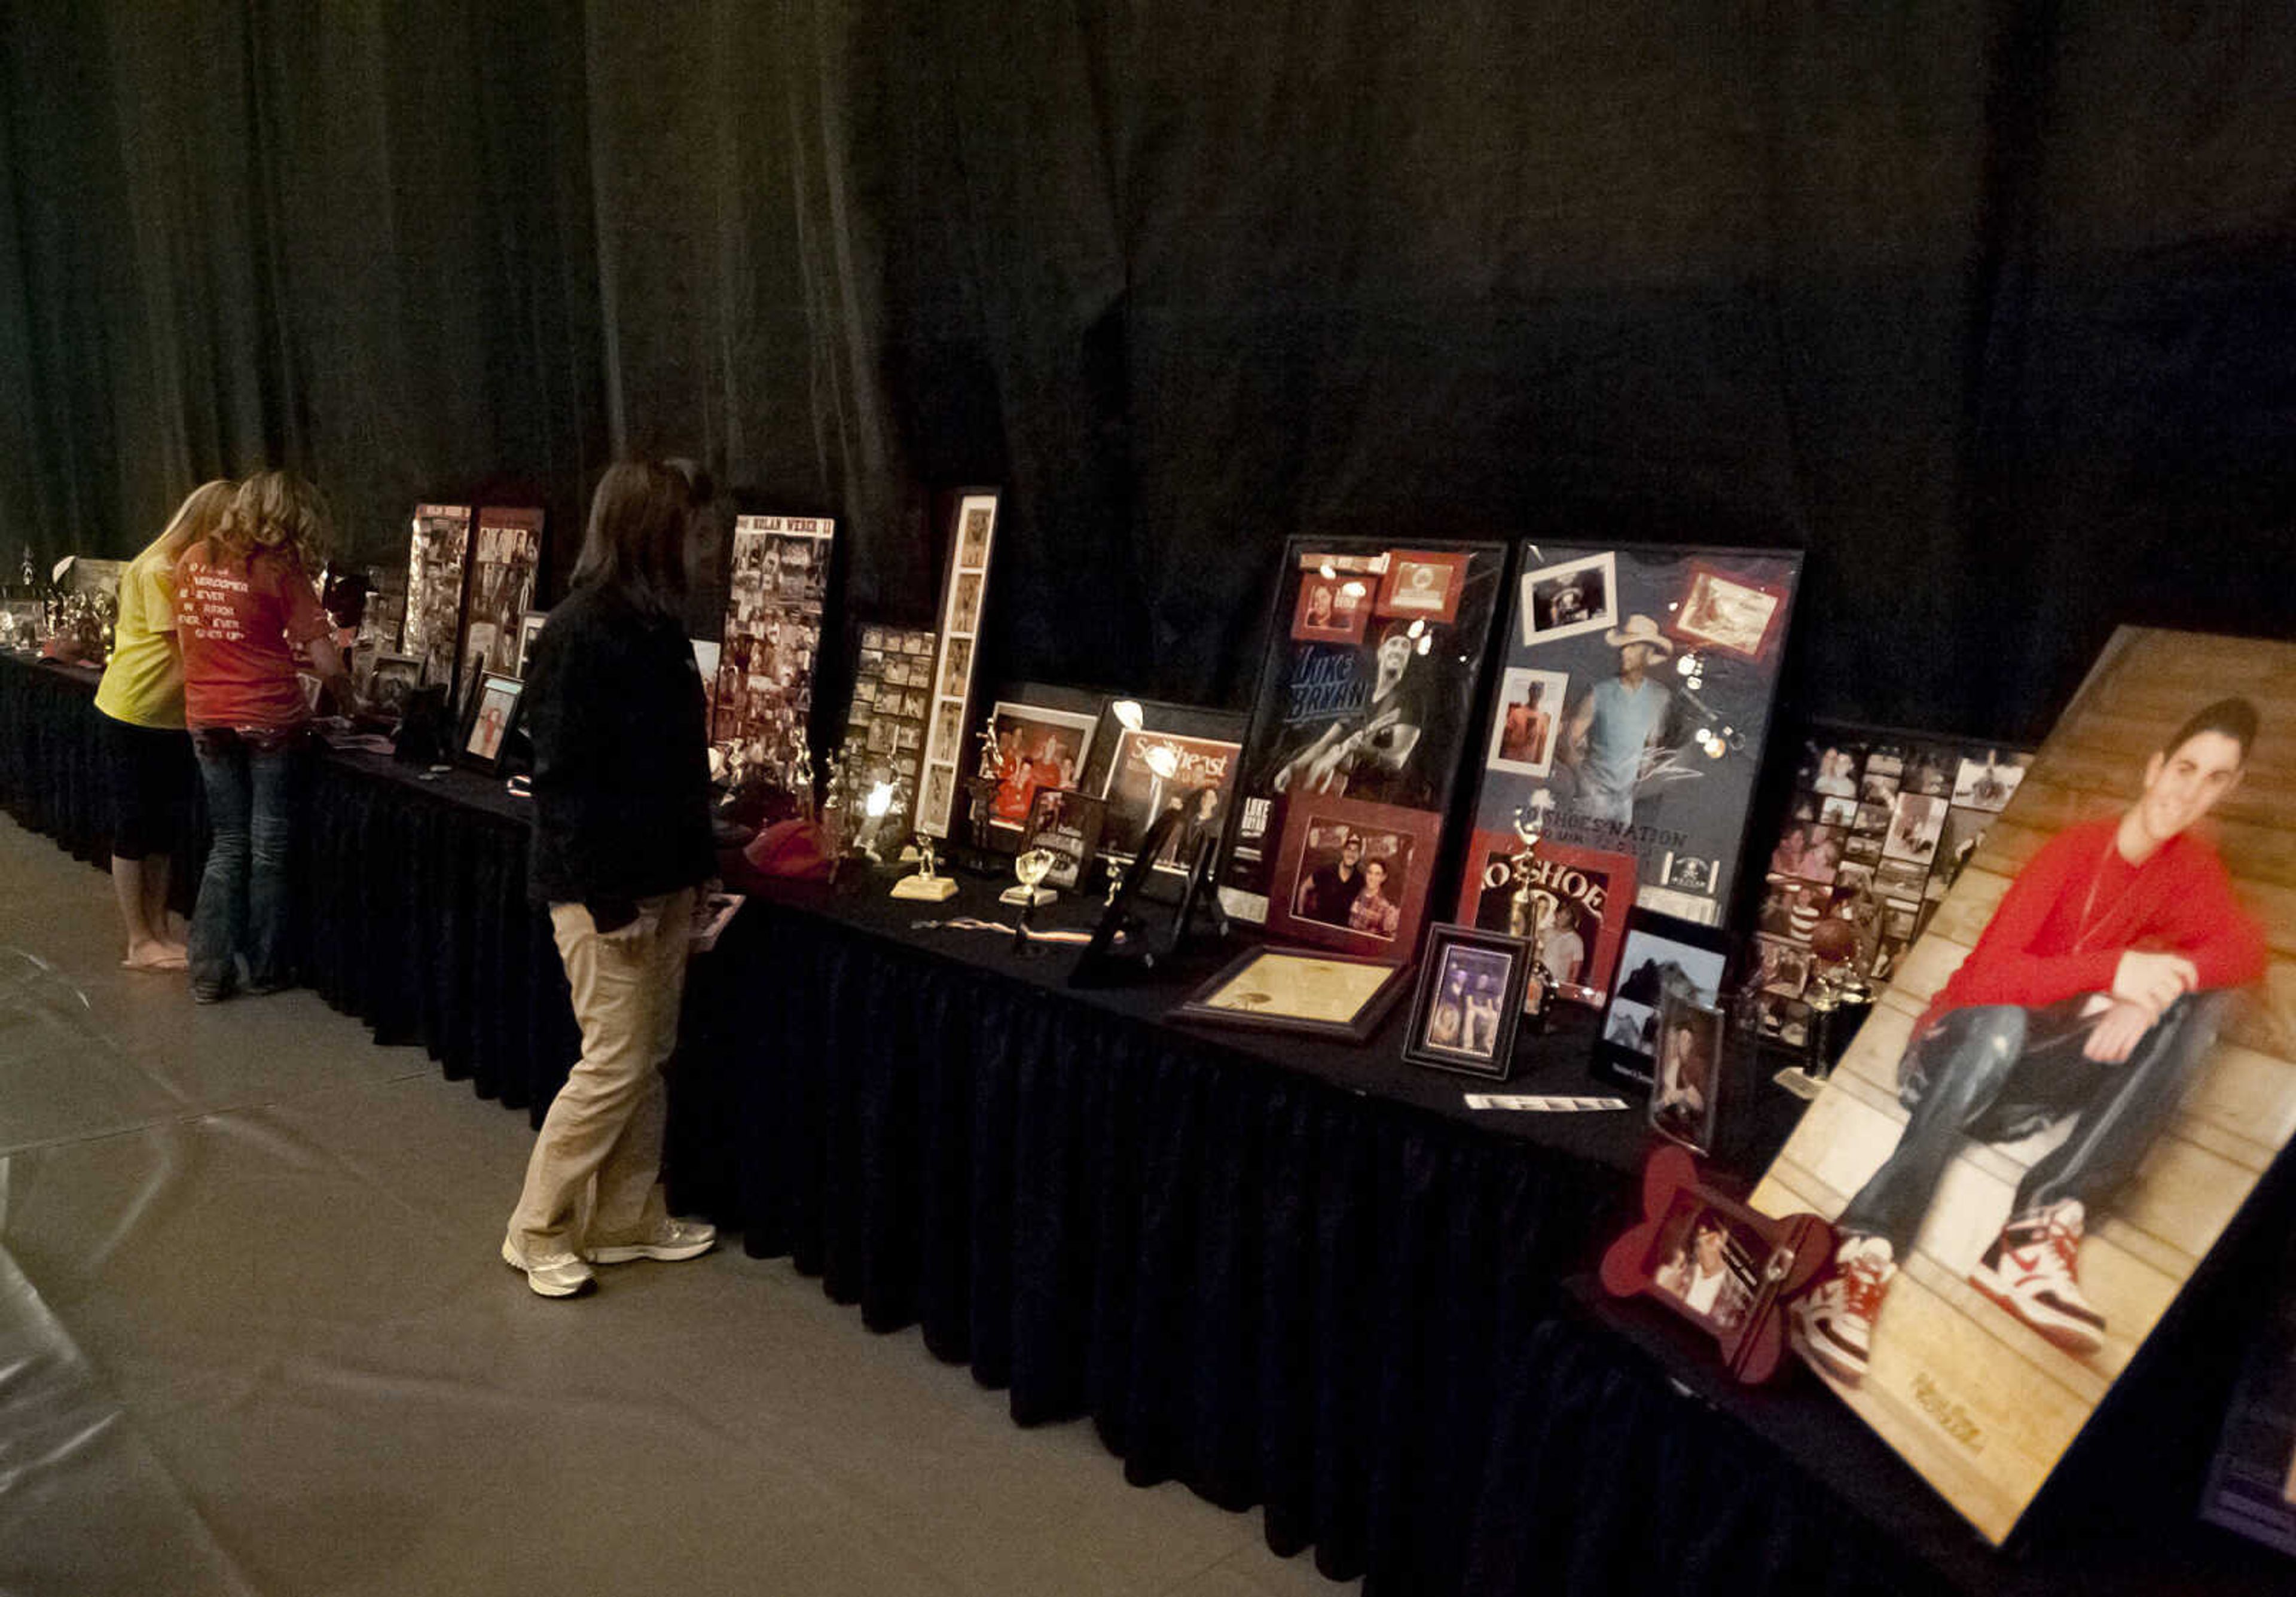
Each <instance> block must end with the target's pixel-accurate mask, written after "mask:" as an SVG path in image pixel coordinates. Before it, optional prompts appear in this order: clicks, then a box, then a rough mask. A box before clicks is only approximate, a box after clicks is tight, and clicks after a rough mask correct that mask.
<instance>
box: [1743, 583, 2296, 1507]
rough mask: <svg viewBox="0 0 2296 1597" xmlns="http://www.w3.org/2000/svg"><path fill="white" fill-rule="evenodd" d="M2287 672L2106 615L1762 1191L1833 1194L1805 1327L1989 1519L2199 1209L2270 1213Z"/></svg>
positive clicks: (2220, 1225)
mask: <svg viewBox="0 0 2296 1597" xmlns="http://www.w3.org/2000/svg"><path fill="white" fill-rule="evenodd" d="M2290 680H2296V643H2287V642H2278V641H2273V642H2267V641H2263V640H2258V639H2249V638H2234V637H2224V636H2210V635H2198V634H2193V633H2179V632H2167V631H2158V630H2153V629H2149V628H2133V627H2124V628H2122V629H2121V630H2120V631H2119V632H2117V633H2116V634H2115V635H2113V637H2112V640H2111V641H2110V642H2109V643H2107V645H2106V647H2105V649H2104V651H2103V654H2102V656H2101V657H2100V658H2099V659H2098V660H2097V662H2096V663H2095V666H2094V667H2093V668H2092V669H2091V671H2090V673H2089V676H2088V677H2087V681H2086V682H2085V683H2084V684H2082V686H2081V688H2080V690H2079V692H2077V693H2076V694H2075V695H2074V697H2073V700H2072V702H2071V706H2070V708H2068V709H2067V710H2066V711H2065V713H2064V715H2063V717H2062V718H2061V719H2060V720H2059V721H2058V723H2057V725H2056V726H2055V728H2054V730H2053V731H2052V732H2051V733H2050V734H2049V737H2048V739H2047V741H2046V742H2045V743H2044V744H2043V745H2042V747H2041V749H2040V752H2039V753H2038V755H2036V756H2035V758H2034V759H2033V762H2032V764H2031V766H2030V767H2029V768H2028V769H2027V770H2026V772H2025V774H2024V776H2023V777H2022V778H2021V781H2020V782H2019V783H2018V787H2017V790H2016V793H2015V794H2014V796H2013V797H2012V798H2010V799H2009V801H2008V803H2007V805H2006V807H2005V808H2004V810H2003V811H2002V812H2001V815H2000V816H1999V818H1998V820H1997V822H1996V823H1995V824H1994V825H1993V826H1992V827H1991V828H1990V829H1989V830H1988V831H1987V832H1986V834H1985V840H1984V842H1983V843H1982V844H1980V846H1979V847H1978V848H1976V850H1975V851H1974V853H1973V854H1972V856H1971V857H1970V859H1969V861H1968V863H1967V864H1965V865H1964V867H1963V868H1962V870H1961V872H1960V874H1959V876H1958V877H1957V878H1956V880H1955V881H1954V883H1953V886H1952V888H1951V889H1950V890H1949V891H1948V892H1947V893H1946V894H1945V896H1944V899H1943V902H1942V905H1940V906H1939V908H1938V910H1937V912H1936V913H1934V914H1933V915H1931V916H1930V917H1929V918H1928V920H1927V922H1926V929H1925V930H1923V931H1922V932H1921V933H1920V935H1919V936H1918V937H1917V938H1916V939H1915V942H1914V943H1913V945H1912V946H1911V947H1910V948H1908V949H1907V952H1906V954H1904V956H1903V957H1902V958H1901V959H1899V960H1898V962H1897V963H1896V966H1895V969H1894V970H1893V972H1892V974H1891V978H1890V986H1889V987H1888V988H1887V989H1886V990H1885V991H1884V992H1883V993H1882V995H1881V997H1880V1000H1879V1001H1878V1002H1877V1003H1875V1004H1874V1006H1873V1008H1872V1011H1871V1013H1870V1014H1869V1016H1868V1018H1867V1019H1866V1022H1865V1024H1864V1025H1863V1026H1862V1027H1860V1028H1858V1030H1857V1035H1856V1036H1855V1038H1854V1039H1853V1040H1852V1041H1851V1042H1850V1043H1849V1046H1848V1048H1847V1049H1846V1050H1845V1052H1843V1054H1842V1056H1841V1061H1840V1062H1839V1063H1838V1064H1837V1065H1836V1066H1835V1067H1834V1069H1833V1073H1832V1075H1831V1076H1829V1077H1827V1078H1826V1080H1825V1085H1824V1086H1823V1087H1822V1089H1821V1091H1820V1093H1819V1095H1818V1096H1817V1098H1816V1101H1815V1102H1812V1103H1811V1104H1810V1106H1809V1108H1808V1110H1807V1111H1806V1112H1805V1114H1804V1115H1803V1118H1802V1119H1801V1122H1800V1126H1798V1127H1797V1128H1796V1129H1795V1131H1794V1133H1793V1134H1792V1136H1791V1137H1789V1138H1788V1139H1787V1141H1786V1143H1785V1145H1784V1148H1783V1149H1782V1150H1781V1151H1780V1152H1779V1154H1778V1156H1777V1158H1776V1159H1775V1161H1774V1162H1773V1163H1772V1164H1771V1166H1770V1168H1769V1172H1768V1174H1767V1175H1766V1176H1765V1177H1764V1179H1763V1181H1762V1183H1760V1185H1759V1186H1758V1187H1757V1188H1756V1189H1755V1192H1754V1194H1753V1197H1752V1199H1751V1206H1752V1207H1753V1208H1757V1209H1761V1210H1764V1211H1767V1212H1769V1213H1773V1214H1777V1213H1786V1212H1791V1211H1798V1210H1804V1209H1808V1210H1811V1211H1814V1212H1816V1213H1817V1214H1820V1215H1822V1216H1825V1217H1826V1218H1827V1219H1829V1220H1830V1221H1831V1222H1832V1223H1833V1226H1834V1228H1835V1230H1836V1231H1837V1232H1838V1233H1840V1234H1841V1246H1840V1249H1839V1250H1838V1251H1837V1253H1836V1255H1835V1257H1834V1259H1833V1265H1832V1267H1831V1268H1830V1269H1829V1271H1828V1272H1827V1274H1825V1276H1824V1277H1823V1278H1821V1280H1820V1281H1819V1282H1817V1284H1816V1288H1815V1290H1813V1291H1811V1292H1810V1293H1809V1294H1808V1296H1807V1297H1805V1298H1802V1299H1801V1300H1800V1304H1799V1305H1798V1306H1797V1314H1798V1322H1799V1331H1800V1335H1799V1337H1798V1339H1797V1347H1798V1350H1800V1351H1802V1352H1803V1355H1804V1357H1805V1359H1806V1360H1807V1362H1808V1363H1809V1364H1811V1365H1812V1367H1813V1368H1814V1369H1815V1370H1816V1372H1817V1373H1818V1374H1819V1375H1820V1376H1821V1377H1822V1378H1823V1380H1825V1384H1826V1385H1827V1386H1828V1387H1829V1388H1831V1389H1832V1390H1833V1392H1834V1393H1835V1394H1836V1395H1838V1396H1840V1397H1841V1399H1842V1400H1843V1401H1844V1402H1845V1403H1846V1404H1847V1405H1849V1407H1850V1409H1851V1410H1852V1411H1853V1412H1854V1413H1857V1415H1858V1417H1859V1418H1860V1419H1862V1420H1863V1421H1866V1423H1867V1424H1868V1425H1870V1426H1871V1427H1873V1429H1874V1431H1875V1432H1876V1433H1877V1434H1878V1435H1879V1436H1880V1437H1882V1440H1883V1441H1885V1442H1887V1443H1888V1444H1889V1445H1891V1446H1892V1447H1894V1448H1896V1449H1897V1450H1898V1452H1899V1453H1900V1454H1902V1456H1903V1457H1904V1458H1905V1460H1906V1462H1907V1463H1908V1464H1909V1465H1910V1466H1911V1467H1912V1468H1913V1469H1914V1470H1915V1471H1917V1472H1918V1473H1919V1474H1921V1475H1922V1476H1923V1478H1924V1479H1926V1480H1927V1481H1929V1483H1930V1484H1931V1486H1934V1487H1935V1488H1936V1489H1937V1490H1938V1492H1939V1494H1940V1495H1943V1496H1944V1497H1945V1499H1946V1500H1947V1501H1948V1503H1951V1504H1952V1505H1953V1507H1954V1508H1955V1509H1956V1510H1957V1511H1959V1512H1960V1513H1961V1514H1963V1515H1964V1517H1965V1518H1966V1519H1968V1520H1969V1521H1970V1522H1971V1524H1972V1525H1973V1526H1974V1527H1976V1528H1977V1530H1978V1531H1979V1533H1980V1534H1981V1535H1982V1536H1985V1537H1986V1538H1987V1539H1988V1540H1989V1541H1991V1542H1994V1543H2000V1542H2002V1541H2004V1540H2005V1539H2007V1538H2008V1537H2009V1536H2011V1535H2012V1533H2013V1532H2014V1531H2015V1530H2016V1528H2017V1527H2018V1525H2019V1524H2020V1522H2021V1520H2022V1519H2025V1517H2026V1511H2027V1509H2028V1507H2029V1506H2030V1504H2031V1503H2032V1502H2033V1500H2034V1498H2035V1497H2036V1496H2037V1495H2039V1494H2040V1493H2041V1491H2042V1489H2043V1487H2044V1486H2045V1485H2046V1483H2047V1481H2048V1480H2049V1478H2050V1476H2051V1475H2052V1473H2053V1472H2054V1471H2055V1470H2057V1468H2058V1465H2059V1463H2060V1461H2062V1459H2064V1457H2065V1455H2066V1454H2067V1453H2068V1451H2069V1450H2071V1449H2072V1448H2073V1447H2074V1446H2075V1445H2076V1442H2077V1438H2078V1437H2079V1435H2080V1433H2081V1432H2082V1431H2083V1429H2085V1428H2086V1427H2087V1424H2088V1421H2089V1419H2090V1417H2091V1416H2092V1414H2094V1413H2095V1411H2096V1410H2097V1409H2098V1408H2099V1406H2100V1405H2104V1404H2106V1403H2109V1402H2110V1400H2111V1398H2112V1393H2113V1391H2114V1389H2115V1385H2116V1383H2117V1382H2118V1381H2119V1380H2120V1379H2121V1378H2122V1377H2123V1375H2124V1373H2126V1372H2129V1371H2131V1370H2132V1369H2136V1368H2138V1367H2139V1366H2140V1365H2143V1364H2144V1363H2145V1361H2146V1357H2147V1355H2148V1353H2149V1352H2151V1351H2152V1347H2151V1344H2152V1343H2153V1340H2154V1336H2153V1333H2154V1331H2156V1330H2157V1329H2159V1328H2161V1326H2162V1325H2163V1324H2164V1323H2166V1322H2167V1321H2168V1320H2169V1318H2170V1317H2172V1316H2174V1314H2175V1313H2176V1309H2177V1303H2178V1299H2179V1297H2180V1295H2181V1294H2182V1293H2183V1291H2184V1290H2185V1286H2186V1285H2187V1283H2188V1282H2191V1281H2192V1280H2193V1279H2194V1276H2196V1275H2197V1274H2201V1273H2202V1270H2203V1268H2204V1266H2206V1265H2208V1264H2209V1262H2210V1256H2211V1255H2212V1254H2213V1253H2215V1252H2217V1251H2218V1242H2219V1241H2220V1240H2221V1239H2222V1238H2224V1236H2225V1235H2226V1233H2227V1232H2228V1231H2234V1230H2242V1229H2246V1228H2248V1227H2251V1226H2252V1225H2255V1224H2258V1223H2259V1222H2266V1223H2268V1221H2267V1215H2266V1214H2265V1213H2262V1212H2257V1211H2258V1205H2257V1200H2258V1197H2259V1194H2260V1193H2261V1192H2263V1190H2264V1188H2265V1186H2266V1185H2267V1184H2270V1183H2268V1178H2269V1176H2270V1175H2271V1174H2272V1173H2274V1172H2275V1170H2276V1167H2279V1169H2280V1170H2281V1171H2282V1173H2284V1167H2285V1166H2286V1163H2287V1159H2286V1151H2285V1150H2286V1145H2287V1142H2288V1141H2289V1138H2290V1134H2291V1133H2292V1131H2296V984H2292V982H2291V979H2290V978H2291V974H2292V969H2291V964H2290V960H2289V956H2288V952H2287V951H2288V950H2291V949H2296V899H2292V898H2291V897H2290V895H2289V893H2288V891H2287V882H2288V861H2289V860H2290V859H2291V858H2296V853H2292V844H2296V778H2292V775H2291V773H2292V772H2296V742H2292V739H2296V733H2292V730H2291V726H2290V725H2289V719H2288V715H2287V705H2288V700H2287V698H2286V696H2285V695H2279V696H2275V695H2274V694H2273V693H2272V692H2270V691H2268V689H2267V686H2266V684H2275V683H2284V682H2287V681H2290ZM2251 684H2254V687H2253V689H2252V690H2251ZM2251 691H2253V697H2251V696H2250V692H2251ZM1977 752H1978V754H1979V755H1980V756H1981V755H1982V754H1983V752H1984V750H1983V749H1981V748H1980V749H1979V750H1978V751H1977ZM1959 765H1960V762H1959V760H1958V759H1956V760H1955V761H1954V762H1953V764H1952V765H1951V766H1944V765H1943V764H1942V763H1941V762H1940V764H1939V766H1936V767H1935V768H1936V769H1938V770H1939V771H1942V772H1948V773H1950V774H1951V775H1952V777H1954V778H1957V776H1958V772H1959ZM1914 768H1915V756H1914V755H1912V754H1911V753H1909V755H1908V758H1907V784H1906V785H1907V789H1908V790H1913V791H1916V792H1918V791H1920V787H1919V786H1918V785H1917V784H1916V783H1915V781H1914V780H1913V772H1914ZM1952 785H1953V783H1952V781H1951V780H1948V782H1946V784H1945V787H1944V788H1942V789H1940V790H1939V791H1936V792H1931V793H1927V794H1923V796H1925V797H1942V796H1946V794H1947V792H1948V790H1949V789H1950V787H1951V786H1952ZM1875 876H1876V880H1880V878H1881V877H1882V871H1880V870H1877V871H1876V872H1875ZM1937 880H1938V879H1937V877H1936V876H1935V874H1934V872H1931V875H1930V879H1929V880H1928V881H1927V882H1925V883H1924V885H1923V889H1922V894H1921V898H1922V902H1923V903H1924V904H1926V903H1927V902H1928V901H1929V898H1928V895H1929V892H1930V890H1931V888H1932V887H1934V886H1935V885H1936V882H1937ZM1887 913H1888V912H1886V911H1885V930H1886V916H1887ZM2284 1195H2285V1193H2284V1191H2282V1190H2279V1189H2278V1188H2277V1187H2276V1186H2275V1190H2274V1191H2273V1192H2272V1193H2271V1194H2270V1196H2271V1198H2273V1199H2277V1198H2280V1197H2284ZM2159 1352H2160V1354H2161V1356H2164V1357H2165V1356H2168V1355H2169V1349H2167V1348H2165V1347H2164V1348H2161V1349H2160V1350H2159ZM2172 1362H2173V1361H2172ZM2152 1372H2153V1373H2154V1374H2156V1375H2157V1374H2169V1375H2173V1373H2174V1371H2172V1370H2170V1369H2168V1368H2166V1367H2164V1366H2161V1364H2160V1363H2159V1360H2158V1359H2157V1358H2156V1359H2154V1360H2153V1371H2152ZM1941 1419H1942V1421H1944V1422H1943V1423H1942V1424H1941ZM1976 1442H1982V1443H1983V1445H1982V1446H1979V1445H1973V1444H1974V1443H1976Z"/></svg>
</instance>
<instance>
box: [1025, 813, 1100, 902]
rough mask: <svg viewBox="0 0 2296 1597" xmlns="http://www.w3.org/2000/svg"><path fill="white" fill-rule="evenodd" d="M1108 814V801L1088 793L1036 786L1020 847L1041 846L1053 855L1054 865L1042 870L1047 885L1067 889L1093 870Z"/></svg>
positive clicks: (1074, 888)
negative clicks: (1037, 787)
mask: <svg viewBox="0 0 2296 1597" xmlns="http://www.w3.org/2000/svg"><path fill="white" fill-rule="evenodd" d="M1107 815H1108V804H1107V801H1106V800H1104V799H1100V798H1093V797H1092V796H1091V795H1090V794H1088V793H1078V792H1074V791H1071V790H1067V789H1062V788H1044V789H1039V790H1037V796H1036V798H1035V799H1034V800H1033V801H1032V802H1031V803H1030V805H1029V828H1028V832H1027V834H1026V835H1025V836H1024V837H1023V838H1022V839H1021V851H1022V852H1024V853H1025V852H1026V851H1027V850H1029V849H1030V848H1042V849H1043V850H1045V852H1046V853H1047V854H1049V855H1051V856H1053V867H1052V869H1051V870H1049V871H1047V872H1045V885H1046V886H1047V887H1055V888H1062V889H1067V890H1068V891H1070V892H1076V891H1078V890H1079V889H1082V888H1083V887H1084V886H1085V884H1086V882H1087V880H1089V878H1090V876H1091V873H1092V866H1093V859H1094V856H1095V855H1096V854H1097V853H1098V852H1099V850H1100V838H1101V831H1102V828H1103V825H1104V824H1105V822H1106V819H1107Z"/></svg>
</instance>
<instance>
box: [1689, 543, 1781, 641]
mask: <svg viewBox="0 0 2296 1597" xmlns="http://www.w3.org/2000/svg"><path fill="white" fill-rule="evenodd" d="M1787 597H1788V596H1787V594H1786V592H1785V590H1784V588H1782V587H1779V586H1775V585H1773V584H1770V583H1764V582H1756V581H1752V580H1751V579H1749V578H1747V577H1743V576H1734V575H1731V574H1730V573H1727V572H1725V571H1721V570H1718V569H1716V568H1715V567H1713V566H1710V565H1709V564H1707V563H1706V562H1705V561H1692V562H1691V563H1690V586H1689V588H1688V589H1687V590H1685V593H1684V594H1683V597H1682V607H1681V608H1680V609H1679V610H1676V611H1675V612H1674V619H1673V624H1672V627H1671V630H1672V632H1673V633H1674V635H1675V636H1677V637H1678V638H1680V639H1682V640H1683V641H1684V642H1685V643H1693V644H1696V645H1698V646H1700V647H1702V648H1707V649H1719V650H1721V651H1723V652H1725V653H1726V654H1734V655H1737V656H1738V657H1739V658H1740V659H1751V660H1759V659H1763V658H1765V657H1766V656H1767V655H1768V654H1769V652H1770V651H1771V650H1772V649H1773V648H1775V646H1776V643H1777V641H1778V637H1779V635H1780V634H1781V633H1782V632H1783V631H1784V623H1785V617H1786V601H1787Z"/></svg>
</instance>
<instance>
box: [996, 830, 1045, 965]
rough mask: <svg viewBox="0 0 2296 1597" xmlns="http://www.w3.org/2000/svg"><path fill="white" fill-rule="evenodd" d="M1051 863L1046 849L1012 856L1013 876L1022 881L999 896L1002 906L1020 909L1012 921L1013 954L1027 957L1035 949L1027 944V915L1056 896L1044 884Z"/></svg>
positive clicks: (1034, 849) (1025, 850)
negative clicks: (1014, 905) (1003, 904)
mask: <svg viewBox="0 0 2296 1597" xmlns="http://www.w3.org/2000/svg"><path fill="white" fill-rule="evenodd" d="M1053 865H1054V858H1053V851H1052V850H1051V849H1049V848H1028V849H1023V850H1022V851H1021V853H1019V854H1017V855H1015V856H1013V875H1015V876H1017V877H1019V878H1020V879H1021V885H1020V886H1019V887H1017V888H1008V889H1005V892H1004V893H1003V894H1002V895H1001V896H1000V897H1001V901H1002V902H1003V903H1005V904H1017V905H1020V906H1021V913H1020V915H1019V916H1018V917H1017V918H1016V919H1015V920H1014V921H1013V952H1015V953H1017V954H1022V955H1027V954H1034V953H1035V952H1036V950H1035V949H1034V948H1032V947H1031V946H1029V911H1031V910H1033V909H1035V908H1036V907H1037V905H1039V904H1041V903H1044V902H1045V901H1046V900H1047V899H1050V898H1052V897H1055V895H1054V892H1053V890H1052V889H1050V888H1048V887H1046V886H1044V885H1043V883H1044V880H1045V878H1046V876H1047V875H1048V874H1050V873H1051V872H1052V868H1053Z"/></svg>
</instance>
